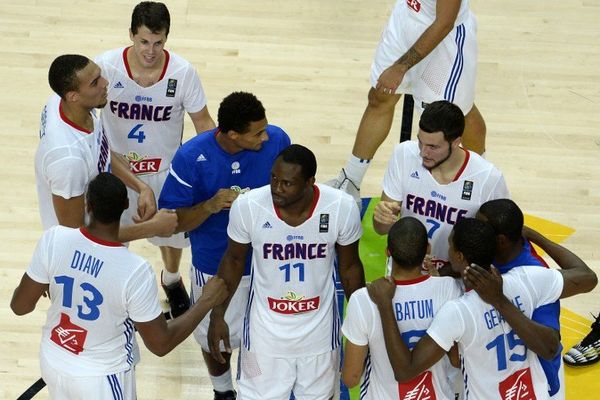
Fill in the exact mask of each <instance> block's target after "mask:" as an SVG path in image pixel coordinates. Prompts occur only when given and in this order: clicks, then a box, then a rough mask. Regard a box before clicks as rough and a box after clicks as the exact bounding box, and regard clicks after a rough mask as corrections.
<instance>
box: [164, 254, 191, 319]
mask: <svg viewBox="0 0 600 400" xmlns="http://www.w3.org/2000/svg"><path fill="white" fill-rule="evenodd" d="M159 249H160V254H161V256H162V260H163V263H164V266H165V268H164V269H163V270H162V271H161V283H162V287H163V289H164V290H165V293H166V294H167V301H168V302H169V306H170V307H171V316H172V317H173V318H177V317H178V316H180V315H181V314H183V313H184V312H186V311H187V310H188V309H189V308H190V296H189V295H188V293H187V291H186V290H185V285H184V284H183V280H182V279H181V274H180V273H179V263H180V262H181V255H182V254H183V249H181V248H177V247H171V246H159Z"/></svg>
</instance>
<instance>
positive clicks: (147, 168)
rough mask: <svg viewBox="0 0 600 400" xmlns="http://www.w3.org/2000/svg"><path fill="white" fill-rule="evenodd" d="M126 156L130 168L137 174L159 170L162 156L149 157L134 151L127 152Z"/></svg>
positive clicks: (152, 172)
mask: <svg viewBox="0 0 600 400" xmlns="http://www.w3.org/2000/svg"><path fill="white" fill-rule="evenodd" d="M125 158H126V159H127V161H129V169H131V172H133V173H134V174H136V175H144V174H154V173H156V172H158V171H159V169H160V164H161V162H162V159H161V158H148V156H140V155H139V154H138V153H136V152H134V151H130V152H129V153H128V154H125Z"/></svg>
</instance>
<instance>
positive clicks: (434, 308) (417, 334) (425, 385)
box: [342, 217, 462, 400]
mask: <svg viewBox="0 0 600 400" xmlns="http://www.w3.org/2000/svg"><path fill="white" fill-rule="evenodd" d="M427 246H428V243H427V231H426V230H425V227H424V226H423V224H422V223H421V222H420V221H419V220H417V219H416V218H412V217H407V218H402V219H400V220H399V221H398V222H396V223H395V224H394V225H393V226H392V228H391V229H390V232H389V234H388V254H390V256H391V258H392V277H393V279H394V282H395V284H396V291H395V294H394V298H393V300H392V302H393V305H394V313H395V319H396V321H397V324H398V327H399V328H400V330H401V331H402V332H404V334H403V335H402V340H403V341H404V343H406V345H407V346H408V347H409V348H412V347H414V346H415V344H416V343H417V341H418V340H419V339H420V338H421V337H422V336H423V335H424V334H425V331H426V330H427V328H428V327H429V325H430V324H431V321H432V320H433V317H434V315H435V314H436V313H437V312H438V311H439V309H440V308H441V307H442V305H444V304H445V303H446V302H447V301H450V300H453V299H456V298H458V297H459V296H461V295H462V288H461V287H460V284H459V282H458V280H456V279H453V278H450V277H432V276H430V275H423V274H421V265H422V264H423V259H424V258H425V254H426V252H427ZM381 329H382V328H381V321H380V317H379V312H378V311H377V307H376V305H375V304H373V302H372V301H371V300H370V299H369V294H368V293H367V289H366V288H362V289H359V290H357V291H356V292H354V293H353V294H352V297H350V301H349V302H348V307H347V308H346V318H345V319H344V324H343V326H342V332H343V333H344V336H346V339H347V340H346V347H345V350H344V365H343V367H342V379H343V381H344V383H345V384H346V386H348V387H354V386H356V385H357V384H358V383H359V381H361V377H362V384H361V387H360V392H361V399H374V400H375V399H376V400H384V399H388V400H392V399H395V400H398V399H414V398H417V397H415V396H414V394H415V393H427V394H428V395H429V396H430V397H429V398H432V399H433V398H436V399H440V400H454V396H455V394H454V390H452V387H451V386H450V385H448V383H447V379H448V378H447V376H448V373H449V372H450V369H449V368H450V364H449V360H448V358H447V357H443V358H442V359H441V360H440V361H439V362H437V363H436V364H434V365H433V366H432V367H431V368H429V369H428V370H427V371H426V372H424V373H423V374H421V375H419V376H418V377H417V378H415V379H414V380H412V381H411V382H408V383H406V384H400V385H398V382H396V380H395V379H394V374H393V371H392V367H391V365H390V361H389V359H388V355H387V352H386V349H385V342H384V340H383V332H382V330H381ZM453 352H454V353H455V354H454V356H455V357H456V358H457V359H456V362H457V364H458V353H457V349H456V348H455V347H454V348H453ZM363 372H364V375H363Z"/></svg>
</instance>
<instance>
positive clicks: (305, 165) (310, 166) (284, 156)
mask: <svg viewBox="0 0 600 400" xmlns="http://www.w3.org/2000/svg"><path fill="white" fill-rule="evenodd" d="M277 158H281V160H282V161H284V162H286V163H288V164H296V165H299V166H300V167H301V170H302V177H303V178H304V181H308V180H309V179H310V178H314V176H315V175H316V174H317V159H316V157H315V154H314V153H313V152H312V151H310V149H308V148H307V147H304V146H302V145H300V144H292V145H290V146H288V147H286V148H285V149H283V150H282V151H281V152H280V153H279V155H278V156H277Z"/></svg>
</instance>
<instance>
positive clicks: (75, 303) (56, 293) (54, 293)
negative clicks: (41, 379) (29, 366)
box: [27, 226, 162, 376]
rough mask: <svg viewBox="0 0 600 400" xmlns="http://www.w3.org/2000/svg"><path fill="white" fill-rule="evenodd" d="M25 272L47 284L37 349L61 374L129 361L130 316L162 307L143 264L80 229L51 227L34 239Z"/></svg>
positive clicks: (150, 314)
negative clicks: (47, 300)
mask: <svg viewBox="0 0 600 400" xmlns="http://www.w3.org/2000/svg"><path fill="white" fill-rule="evenodd" d="M27 275H29V277H30V278H31V279H33V280H34V281H36V282H39V283H42V284H49V285H50V299H51V300H52V303H51V305H50V308H49V309H48V314H47V318H46V324H45V325H44V327H43V329H42V344H41V350H40V353H41V355H42V356H43V357H44V358H45V359H46V360H47V362H48V363H51V364H52V365H51V366H52V367H53V368H54V369H55V370H58V371H60V373H61V375H67V376H104V375H109V374H113V373H117V372H121V371H126V370H128V369H130V368H131V366H132V365H133V362H134V354H133V349H134V347H135V346H137V345H136V343H135V332H134V326H133V322H132V321H136V322H147V321H151V320H153V319H155V318H156V317H158V316H159V315H160V314H161V313H162V310H161V308H160V304H159V301H158V288H157V285H156V278H155V275H154V272H153V271H152V268H151V267H150V265H149V264H148V263H147V262H146V261H145V260H144V259H142V258H141V257H139V256H137V255H135V254H133V253H131V252H130V251H129V250H127V248H126V247H123V245H122V244H121V243H113V242H106V241H103V240H100V239H97V238H94V237H93V236H91V235H90V234H89V232H87V230H85V228H80V229H73V228H67V227H64V226H56V227H54V228H51V229H49V230H47V231H46V232H45V233H44V234H43V235H42V237H41V239H40V241H39V242H38V244H37V247H36V249H35V252H34V254H33V258H32V260H31V264H30V265H29V268H28V269H27Z"/></svg>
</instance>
